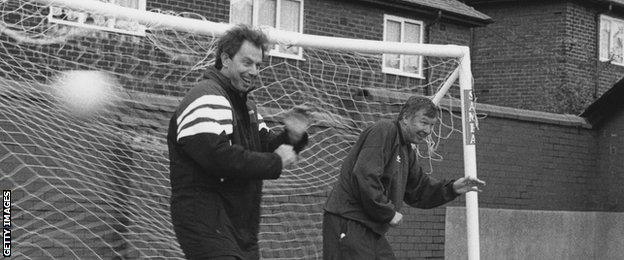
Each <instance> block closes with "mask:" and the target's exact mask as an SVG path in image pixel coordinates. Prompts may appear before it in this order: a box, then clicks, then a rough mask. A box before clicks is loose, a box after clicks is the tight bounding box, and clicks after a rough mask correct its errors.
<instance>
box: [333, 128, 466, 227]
mask: <svg viewBox="0 0 624 260" xmlns="http://www.w3.org/2000/svg"><path fill="white" fill-rule="evenodd" d="M457 196H458V194H457V193H455V191H454V190H453V180H449V181H438V180H436V179H434V178H432V177H430V176H429V175H427V174H425V173H423V170H422V168H421V167H420V166H419V165H418V162H417V158H416V152H415V151H414V150H413V149H412V148H411V145H410V144H409V143H407V142H406V141H405V140H404V138H403V136H402V133H401V130H400V125H399V123H398V122H397V121H389V120H383V121H380V122H377V123H376V124H374V125H372V126H370V127H368V128H367V129H365V130H364V131H363V132H362V134H360V137H359V139H358V140H357V142H356V144H355V145H354V146H353V148H351V151H350V152H349V154H348V155H347V158H345V160H344V162H343V164H342V168H341V172H340V176H339V178H338V181H337V183H336V184H335V186H334V189H333V190H332V192H331V193H330V195H329V198H328V199H327V202H326V203H325V211H327V212H329V213H332V214H335V215H339V216H341V217H343V218H347V219H351V220H355V221H357V222H360V223H362V224H363V225H365V226H366V227H368V228H370V229H371V230H372V231H374V232H375V233H377V234H379V235H383V234H385V233H386V232H387V231H388V229H389V227H390V225H389V223H390V220H392V218H393V217H394V214H395V212H400V210H401V208H402V205H403V202H405V203H407V204H408V205H410V206H412V207H416V208H433V207H436V206H439V205H442V204H444V203H446V202H449V201H451V200H453V199H455V197H457Z"/></svg>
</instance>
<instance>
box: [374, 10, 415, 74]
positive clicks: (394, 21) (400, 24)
mask: <svg viewBox="0 0 624 260" xmlns="http://www.w3.org/2000/svg"><path fill="white" fill-rule="evenodd" d="M384 41H389V42H406V43H422V41H423V22H422V21H416V20H411V19H406V18H402V17H397V16H392V15H384ZM382 72H384V73H388V74H396V75H401V76H408V77H415V78H422V77H423V76H422V57H421V56H418V55H403V54H384V55H383V61H382Z"/></svg>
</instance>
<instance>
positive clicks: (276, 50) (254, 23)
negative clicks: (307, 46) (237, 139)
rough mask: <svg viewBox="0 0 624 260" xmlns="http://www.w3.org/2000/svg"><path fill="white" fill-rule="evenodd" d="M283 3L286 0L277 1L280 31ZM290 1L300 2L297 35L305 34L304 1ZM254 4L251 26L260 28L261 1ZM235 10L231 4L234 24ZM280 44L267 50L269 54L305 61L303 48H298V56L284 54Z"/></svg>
mask: <svg viewBox="0 0 624 260" xmlns="http://www.w3.org/2000/svg"><path fill="white" fill-rule="evenodd" d="M282 1H286V0H275V25H276V27H274V28H276V29H278V30H279V28H278V26H279V24H280V21H281V19H280V18H281V7H282ZM290 1H296V2H299V3H300V4H299V28H298V31H297V33H303V16H304V11H303V6H304V2H305V1H304V0H290ZM251 2H252V11H251V26H258V23H259V14H260V0H251ZM233 10H234V8H232V5H231V2H230V19H229V22H230V23H232V22H233V21H232V17H233V14H232V12H233ZM279 46H280V45H279V44H275V45H274V46H273V48H271V49H268V50H267V54H268V55H271V56H275V57H280V58H287V59H295V60H305V59H304V58H303V47H297V48H298V49H299V51H298V53H297V54H290V53H283V52H280V51H279Z"/></svg>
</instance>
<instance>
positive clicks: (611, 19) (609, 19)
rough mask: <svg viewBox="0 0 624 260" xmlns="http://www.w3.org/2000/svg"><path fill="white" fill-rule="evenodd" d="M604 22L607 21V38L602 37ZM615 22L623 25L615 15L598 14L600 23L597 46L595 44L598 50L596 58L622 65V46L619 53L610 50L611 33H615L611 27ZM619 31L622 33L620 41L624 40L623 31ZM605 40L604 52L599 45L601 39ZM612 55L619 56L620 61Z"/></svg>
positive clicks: (623, 63)
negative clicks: (605, 48) (605, 50)
mask: <svg viewBox="0 0 624 260" xmlns="http://www.w3.org/2000/svg"><path fill="white" fill-rule="evenodd" d="M605 23H609V36H608V37H609V38H608V39H603V37H602V29H603V26H604V24H605ZM617 23H619V24H622V25H624V20H623V19H618V18H615V17H610V16H607V15H604V14H601V15H600V25H599V30H600V33H599V40H598V46H597V47H598V50H599V54H598V58H599V59H600V61H603V62H611V64H615V65H620V66H624V48H622V50H621V52H620V53H619V54H617V53H612V52H611V51H612V49H611V46H613V42H612V40H613V36H614V35H613V34H614V33H615V32H614V30H613V29H614V28H615V27H616V26H614V24H617ZM621 33H622V38H621V39H622V41H624V31H623V32H621ZM605 40H607V41H608V42H607V52H606V53H605V52H604V51H603V50H602V47H601V46H602V43H603V41H605ZM623 47H624V42H623ZM614 55H619V56H620V57H621V61H619V62H618V61H616V60H614V59H613V56H614Z"/></svg>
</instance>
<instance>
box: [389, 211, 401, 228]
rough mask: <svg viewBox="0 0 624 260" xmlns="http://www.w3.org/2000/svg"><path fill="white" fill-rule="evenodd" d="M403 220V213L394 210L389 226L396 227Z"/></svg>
mask: <svg viewBox="0 0 624 260" xmlns="http://www.w3.org/2000/svg"><path fill="white" fill-rule="evenodd" d="M402 221H403V214H401V213H399V212H394V217H392V220H390V226H393V227H396V226H398V225H400V224H401V222H402Z"/></svg>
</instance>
